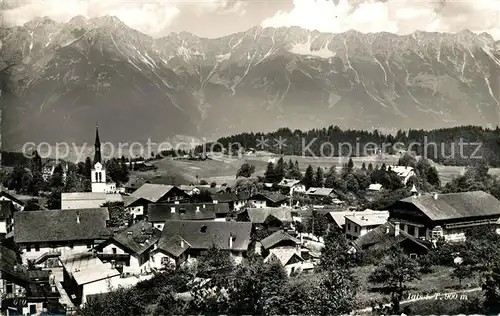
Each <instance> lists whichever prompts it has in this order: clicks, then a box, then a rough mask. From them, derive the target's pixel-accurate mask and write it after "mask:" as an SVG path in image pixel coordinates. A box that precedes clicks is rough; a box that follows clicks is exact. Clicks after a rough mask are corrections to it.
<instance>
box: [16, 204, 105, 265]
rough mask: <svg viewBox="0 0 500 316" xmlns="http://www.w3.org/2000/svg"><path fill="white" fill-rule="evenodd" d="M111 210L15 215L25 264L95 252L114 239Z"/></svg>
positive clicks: (58, 211)
mask: <svg viewBox="0 0 500 316" xmlns="http://www.w3.org/2000/svg"><path fill="white" fill-rule="evenodd" d="M108 220H109V212H108V209H107V208H105V207H103V208H94V209H78V210H72V209H70V210H48V211H30V212H17V213H16V214H14V231H15V234H14V242H15V243H16V244H18V245H19V247H20V249H21V250H22V252H23V253H22V258H23V262H27V260H35V262H39V263H40V262H42V261H43V260H44V259H46V258H50V257H58V256H61V255H64V254H66V253H69V254H71V253H75V252H85V251H89V250H91V249H92V248H93V247H94V245H96V244H97V243H98V242H101V241H104V240H106V239H108V238H109V237H110V231H109V229H108V228H107V227H106V222H107V221H108Z"/></svg>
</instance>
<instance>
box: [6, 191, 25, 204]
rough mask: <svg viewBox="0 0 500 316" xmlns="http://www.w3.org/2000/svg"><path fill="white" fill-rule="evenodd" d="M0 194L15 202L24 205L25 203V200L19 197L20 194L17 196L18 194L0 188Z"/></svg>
mask: <svg viewBox="0 0 500 316" xmlns="http://www.w3.org/2000/svg"><path fill="white" fill-rule="evenodd" d="M2 196H3V197H5V198H6V199H8V200H10V201H12V202H15V203H17V204H19V205H24V204H26V203H25V202H24V201H23V200H22V199H21V198H20V196H19V195H18V194H11V193H9V192H7V191H4V190H2V191H0V197H2Z"/></svg>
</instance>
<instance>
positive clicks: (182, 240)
mask: <svg viewBox="0 0 500 316" xmlns="http://www.w3.org/2000/svg"><path fill="white" fill-rule="evenodd" d="M181 248H184V239H182V238H181Z"/></svg>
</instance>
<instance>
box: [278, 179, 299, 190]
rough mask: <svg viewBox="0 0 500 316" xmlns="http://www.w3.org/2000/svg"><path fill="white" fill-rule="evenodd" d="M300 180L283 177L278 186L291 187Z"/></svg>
mask: <svg viewBox="0 0 500 316" xmlns="http://www.w3.org/2000/svg"><path fill="white" fill-rule="evenodd" d="M300 182H301V181H300V180H296V179H283V180H281V181H280V183H278V186H280V187H286V188H291V187H293V186H294V185H296V184H299V183H300Z"/></svg>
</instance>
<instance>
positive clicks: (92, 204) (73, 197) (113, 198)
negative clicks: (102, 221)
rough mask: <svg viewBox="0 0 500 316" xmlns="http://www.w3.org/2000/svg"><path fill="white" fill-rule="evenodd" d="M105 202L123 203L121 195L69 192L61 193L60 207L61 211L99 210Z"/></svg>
mask: <svg viewBox="0 0 500 316" xmlns="http://www.w3.org/2000/svg"><path fill="white" fill-rule="evenodd" d="M106 202H123V197H122V195H121V194H111V193H101V192H71V193H61V205H62V206H63V209H65V208H67V206H71V208H75V209H77V208H99V207H101V206H102V205H103V204H104V203H106Z"/></svg>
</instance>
